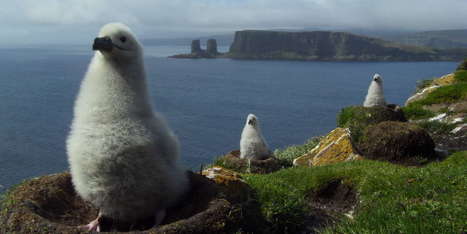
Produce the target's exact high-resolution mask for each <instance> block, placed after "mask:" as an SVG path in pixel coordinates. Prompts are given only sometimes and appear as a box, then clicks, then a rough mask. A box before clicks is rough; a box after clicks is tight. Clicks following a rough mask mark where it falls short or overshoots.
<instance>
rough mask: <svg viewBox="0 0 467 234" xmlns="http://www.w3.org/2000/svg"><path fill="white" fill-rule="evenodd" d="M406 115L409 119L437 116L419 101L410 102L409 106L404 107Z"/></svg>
mask: <svg viewBox="0 0 467 234" xmlns="http://www.w3.org/2000/svg"><path fill="white" fill-rule="evenodd" d="M402 111H404V115H405V117H406V118H407V119H413V120H417V119H427V118H430V117H433V116H435V115H436V114H435V113H434V112H432V111H429V110H425V109H423V106H422V105H421V104H419V103H415V102H414V103H410V104H409V105H408V106H404V107H402Z"/></svg>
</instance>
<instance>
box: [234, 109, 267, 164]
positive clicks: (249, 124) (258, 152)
mask: <svg viewBox="0 0 467 234" xmlns="http://www.w3.org/2000/svg"><path fill="white" fill-rule="evenodd" d="M270 155H271V151H270V150H269V148H268V145H267V143H266V141H265V140H264V138H263V135H262V134H261V129H260V127H259V121H258V118H257V117H256V116H255V115H253V114H249V115H248V117H247V120H246V123H245V127H243V131H242V136H241V139H240V158H246V159H256V160H261V159H266V158H268V157H269V156H270Z"/></svg>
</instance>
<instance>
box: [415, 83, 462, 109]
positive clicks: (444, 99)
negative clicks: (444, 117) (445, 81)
mask: <svg viewBox="0 0 467 234" xmlns="http://www.w3.org/2000/svg"><path fill="white" fill-rule="evenodd" d="M464 99H467V83H464V82H461V83H455V84H452V85H446V86H442V87H440V88H437V89H436V90H434V91H433V92H431V93H429V94H428V95H427V96H426V97H425V98H424V99H421V100H418V101H415V102H413V103H411V104H412V105H432V104H438V103H455V102H458V101H461V100H464Z"/></svg>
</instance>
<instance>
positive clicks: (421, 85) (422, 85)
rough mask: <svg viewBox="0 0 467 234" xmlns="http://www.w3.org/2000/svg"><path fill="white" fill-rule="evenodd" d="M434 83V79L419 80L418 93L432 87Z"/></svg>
mask: <svg viewBox="0 0 467 234" xmlns="http://www.w3.org/2000/svg"><path fill="white" fill-rule="evenodd" d="M432 83H433V79H431V80H419V81H417V88H416V90H417V91H419V90H422V89H424V88H426V87H428V86H430V85H431V84H432Z"/></svg>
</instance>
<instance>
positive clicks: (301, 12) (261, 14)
mask: <svg viewBox="0 0 467 234" xmlns="http://www.w3.org/2000/svg"><path fill="white" fill-rule="evenodd" d="M0 1H1V2H2V5H1V7H0V28H1V34H0V45H1V46H2V47H5V46H8V45H17V44H29V43H33V44H36V43H65V44H66V43H78V44H85V43H87V42H88V41H89V40H90V38H93V37H94V36H95V35H96V33H97V31H98V29H99V28H100V27H101V26H102V25H103V24H105V23H107V22H113V21H119V22H123V23H125V24H128V25H129V26H130V27H131V28H132V29H133V31H135V32H136V33H137V34H138V36H139V37H141V38H170V37H183V36H199V35H205V34H219V33H228V32H232V31H235V30H240V29H274V28H280V29H284V28H290V29H301V28H322V29H341V30H342V29H348V28H359V29H372V30H373V29H375V30H397V31H403V30H417V31H421V30H437V29H460V28H463V29H466V28H467V0H384V1H383V0H132V1H130V0H126V1H123V0H17V1H11V0H8V1H7V0H0Z"/></svg>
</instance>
